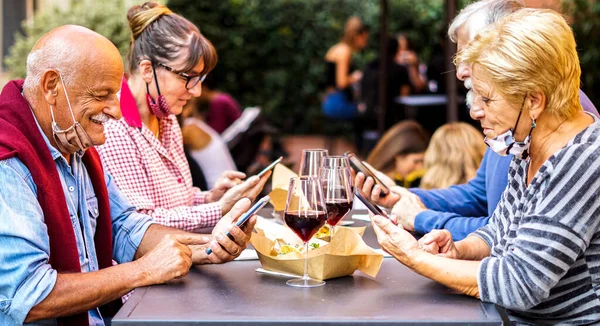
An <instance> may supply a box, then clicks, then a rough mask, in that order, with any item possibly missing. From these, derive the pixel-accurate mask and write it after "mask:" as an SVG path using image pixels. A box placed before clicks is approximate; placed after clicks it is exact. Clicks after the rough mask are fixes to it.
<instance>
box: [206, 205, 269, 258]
mask: <svg viewBox="0 0 600 326" xmlns="http://www.w3.org/2000/svg"><path fill="white" fill-rule="evenodd" d="M269 200H271V197H269V196H264V197H263V198H261V199H259V200H258V201H257V202H256V204H254V206H252V207H251V208H250V209H249V210H248V211H246V213H244V215H242V216H240V218H239V219H238V220H237V222H235V225H236V226H237V227H240V228H241V227H243V226H244V224H246V222H248V220H249V219H250V218H251V217H252V215H254V214H256V212H258V211H259V210H260V209H261V208H263V207H265V205H266V204H268V203H269ZM225 235H226V236H227V237H228V238H229V239H231V240H233V236H232V235H231V234H230V233H229V232H227V233H226V234H225ZM211 253H212V249H210V248H207V249H206V254H207V255H210V254H211Z"/></svg>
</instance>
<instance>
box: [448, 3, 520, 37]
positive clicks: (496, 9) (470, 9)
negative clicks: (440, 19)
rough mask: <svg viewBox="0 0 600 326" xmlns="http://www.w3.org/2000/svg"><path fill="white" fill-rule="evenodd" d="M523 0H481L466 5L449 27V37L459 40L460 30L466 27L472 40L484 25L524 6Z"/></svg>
mask: <svg viewBox="0 0 600 326" xmlns="http://www.w3.org/2000/svg"><path fill="white" fill-rule="evenodd" d="M524 7H525V5H524V4H523V2H522V1H521V0H481V1H477V2H474V3H472V4H470V5H468V6H466V7H464V8H463V9H462V10H461V11H460V13H459V14H458V15H457V16H456V17H455V18H454V20H452V23H451V24H450V27H449V28H448V37H450V40H451V41H452V42H454V43H456V42H457V38H458V30H459V29H461V28H464V29H465V31H466V33H467V34H466V35H467V36H468V39H469V40H471V39H473V37H475V35H476V34H477V33H478V32H479V31H481V30H482V29H483V28H484V27H486V26H488V25H491V24H493V23H495V22H497V21H499V20H500V19H502V18H504V17H506V16H508V15H510V14H512V13H514V12H515V11H517V10H519V9H522V8H524Z"/></svg>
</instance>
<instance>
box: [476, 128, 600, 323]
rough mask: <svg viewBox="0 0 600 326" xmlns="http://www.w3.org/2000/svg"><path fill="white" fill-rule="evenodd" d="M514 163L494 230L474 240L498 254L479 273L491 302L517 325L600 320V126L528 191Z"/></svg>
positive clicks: (577, 140) (546, 168)
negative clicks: (504, 309)
mask: <svg viewBox="0 0 600 326" xmlns="http://www.w3.org/2000/svg"><path fill="white" fill-rule="evenodd" d="M528 164H529V162H528V161H524V160H519V159H516V158H513V160H512V162H511V165H510V168H509V180H508V186H507V187H506V190H505V191H504V193H503V194H502V198H501V199H500V202H499V203H498V206H497V208H496V210H495V211H494V214H493V215H492V218H491V219H490V222H489V224H488V225H487V226H485V227H482V228H480V229H479V230H477V231H476V232H474V233H473V234H472V235H475V236H478V237H480V238H481V239H483V240H484V241H485V242H487V244H488V245H489V246H490V248H491V255H490V257H487V258H485V259H483V260H482V262H481V265H480V267H479V270H478V273H477V283H478V285H479V294H480V296H481V300H482V301H484V302H491V303H495V304H497V305H499V306H502V307H505V308H506V309H507V310H508V314H509V317H510V319H511V322H513V323H515V324H530V323H531V324H546V323H551V324H555V323H567V324H571V325H581V324H589V323H595V322H599V321H600V284H599V280H600V230H599V224H600V196H599V195H600V122H598V121H596V122H595V123H593V124H592V125H590V126H588V127H587V128H586V129H584V130H583V131H582V132H580V133H579V134H577V136H575V137H574V138H573V139H572V140H571V141H570V142H569V143H568V144H567V145H566V146H565V147H564V148H562V149H561V150H559V151H557V152H556V153H554V155H552V156H551V157H550V158H549V159H548V160H547V161H546V162H545V163H544V164H543V166H542V167H541V168H540V170H539V171H538V172H537V174H536V175H535V176H534V178H533V179H532V181H531V184H530V185H529V187H527V186H526V180H527V168H528Z"/></svg>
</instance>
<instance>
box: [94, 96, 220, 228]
mask: <svg viewBox="0 0 600 326" xmlns="http://www.w3.org/2000/svg"><path fill="white" fill-rule="evenodd" d="M135 109H136V110H137V108H135ZM140 125H141V127H136V126H133V125H130V124H129V123H128V122H127V121H126V119H121V120H118V121H117V120H110V121H109V122H107V123H105V124H104V132H105V134H106V143H104V145H102V146H98V147H97V149H98V153H100V157H101V158H102V163H103V164H104V167H105V169H107V170H108V172H109V173H110V174H111V175H112V177H113V179H114V180H115V182H116V183H117V186H118V187H119V188H120V189H121V191H122V192H123V193H124V194H125V195H126V196H127V198H128V199H129V201H130V202H131V204H133V205H135V206H136V207H137V210H138V212H140V213H144V214H148V215H150V216H152V218H153V219H154V220H155V221H156V222H158V223H160V224H163V225H166V226H170V227H174V228H178V229H182V230H186V231H194V230H197V229H200V228H205V227H211V226H214V225H215V224H216V223H217V222H218V221H219V219H220V218H221V207H220V206H219V204H218V203H210V204H204V202H205V199H206V196H207V195H208V193H209V192H202V191H201V190H200V189H199V188H196V187H193V186H192V176H191V173H190V168H189V166H188V162H187V160H186V158H185V154H184V152H183V137H182V135H181V129H180V127H179V124H178V123H177V119H176V117H175V116H174V115H170V116H168V117H166V118H164V119H161V120H160V137H161V139H160V141H159V140H158V139H157V138H156V136H154V134H153V133H152V131H150V129H148V128H147V127H146V126H144V125H143V124H140Z"/></svg>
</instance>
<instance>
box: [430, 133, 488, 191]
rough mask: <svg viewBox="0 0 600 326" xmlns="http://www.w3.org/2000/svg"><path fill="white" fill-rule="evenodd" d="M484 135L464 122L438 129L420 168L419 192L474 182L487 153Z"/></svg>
mask: <svg viewBox="0 0 600 326" xmlns="http://www.w3.org/2000/svg"><path fill="white" fill-rule="evenodd" d="M486 148H487V147H486V145H485V143H484V142H483V135H482V134H481V133H480V132H479V131H477V129H475V128H473V126H471V125H469V124H466V123H464V122H453V123H448V124H445V125H443V126H441V127H440V128H439V129H438V130H437V131H436V132H435V133H434V134H433V136H432V137H431V142H430V143H429V147H427V151H425V158H424V160H423V165H424V167H425V175H423V178H422V179H421V185H420V187H421V188H424V189H438V188H447V187H450V186H452V185H456V184H462V183H466V182H467V181H469V180H470V179H472V178H474V177H475V175H476V174H477V169H478V168H479V165H480V164H481V160H482V159H483V154H484V153H485V151H486Z"/></svg>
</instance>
